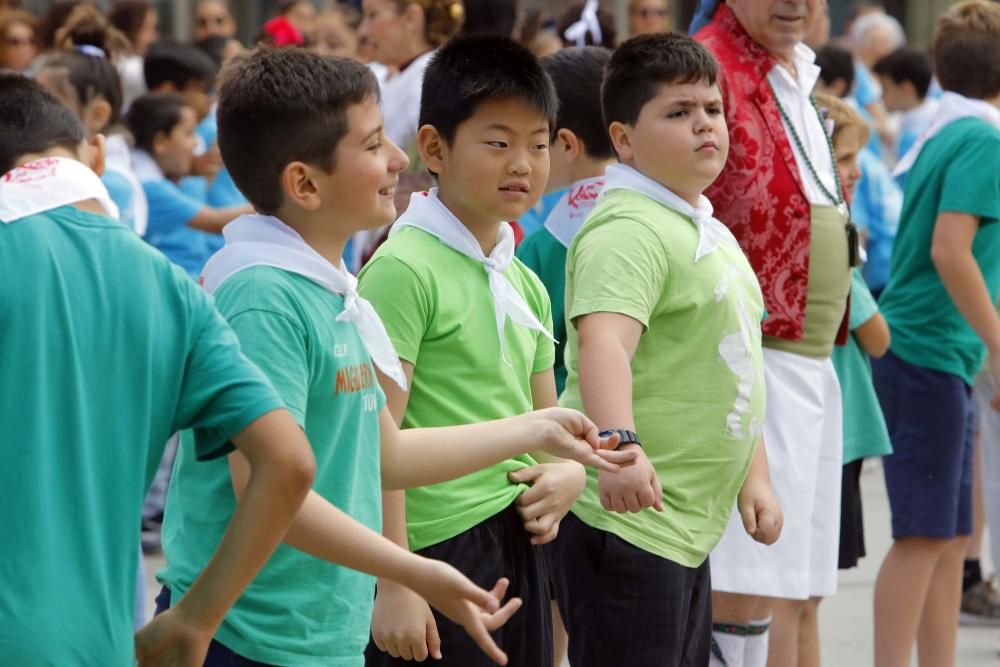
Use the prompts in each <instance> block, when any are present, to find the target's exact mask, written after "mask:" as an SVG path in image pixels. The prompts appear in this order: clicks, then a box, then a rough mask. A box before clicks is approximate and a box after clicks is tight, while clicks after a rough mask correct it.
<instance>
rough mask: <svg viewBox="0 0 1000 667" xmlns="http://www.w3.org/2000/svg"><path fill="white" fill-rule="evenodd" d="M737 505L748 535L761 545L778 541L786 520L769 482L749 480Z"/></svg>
mask: <svg viewBox="0 0 1000 667" xmlns="http://www.w3.org/2000/svg"><path fill="white" fill-rule="evenodd" d="M737 503H738V506H739V509H740V516H741V517H742V518H743V527H744V528H745V529H746V531H747V535H749V536H750V537H752V538H753V539H754V540H755V541H757V542H760V543H761V544H774V543H775V542H777V541H778V537H780V536H781V527H782V525H783V524H784V520H785V518H784V515H783V514H782V512H781V505H780V504H779V503H778V499H777V498H776V497H775V496H774V492H773V491H772V490H771V484H770V483H769V482H766V481H762V480H760V481H756V480H755V481H751V480H747V482H746V483H744V484H743V488H742V489H741V490H740V495H739V497H738V498H737Z"/></svg>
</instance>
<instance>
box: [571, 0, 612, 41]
mask: <svg viewBox="0 0 1000 667" xmlns="http://www.w3.org/2000/svg"><path fill="white" fill-rule="evenodd" d="M599 7H600V3H599V2H598V0H587V4H585V5H584V6H583V9H582V10H581V11H580V20H579V21H577V22H576V23H574V24H573V25H571V26H570V27H568V28H566V30H565V31H563V38H564V39H565V40H566V41H567V42H572V43H573V44H576V45H577V46H586V45H587V35H590V36H591V37H592V38H593V42H592V43H593V44H600V43H601V42H603V41H604V33H603V31H602V30H601V22H600V21H599V20H598V18H597V10H598V8H599Z"/></svg>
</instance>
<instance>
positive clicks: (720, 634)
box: [708, 623, 747, 667]
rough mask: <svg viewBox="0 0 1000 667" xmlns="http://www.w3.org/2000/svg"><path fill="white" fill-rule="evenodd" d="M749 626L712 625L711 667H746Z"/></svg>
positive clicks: (731, 624) (709, 662)
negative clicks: (745, 658)
mask: <svg viewBox="0 0 1000 667" xmlns="http://www.w3.org/2000/svg"><path fill="white" fill-rule="evenodd" d="M746 644H747V626H745V625H736V624H734V623H714V624H712V654H711V657H710V658H709V661H708V664H709V667H744V662H743V656H744V654H745V653H746Z"/></svg>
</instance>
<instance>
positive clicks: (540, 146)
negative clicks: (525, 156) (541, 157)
mask: <svg viewBox="0 0 1000 667" xmlns="http://www.w3.org/2000/svg"><path fill="white" fill-rule="evenodd" d="M534 149H535V150H536V151H547V150H549V145H548V144H535V146H534Z"/></svg>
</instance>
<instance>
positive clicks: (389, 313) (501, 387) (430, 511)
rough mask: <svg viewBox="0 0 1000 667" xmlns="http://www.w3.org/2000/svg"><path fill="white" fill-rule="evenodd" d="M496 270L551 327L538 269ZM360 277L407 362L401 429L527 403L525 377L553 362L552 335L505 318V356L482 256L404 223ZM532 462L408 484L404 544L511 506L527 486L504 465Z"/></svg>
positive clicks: (498, 413) (443, 534)
mask: <svg viewBox="0 0 1000 667" xmlns="http://www.w3.org/2000/svg"><path fill="white" fill-rule="evenodd" d="M503 274H504V276H505V277H506V278H507V279H508V280H509V281H510V283H511V285H513V287H514V289H516V290H517V291H518V293H520V294H521V296H522V297H524V300H525V302H526V303H527V304H528V306H529V307H530V308H531V311H532V312H533V313H534V314H535V316H536V317H537V318H538V320H539V321H540V322H542V323H543V324H545V325H546V327H548V328H550V329H551V326H552V313H551V310H550V306H549V297H548V295H546V293H545V287H544V286H543V285H542V284H541V282H540V281H539V280H538V277H537V276H536V275H535V274H533V273H532V272H531V271H530V270H529V269H528V268H526V267H525V266H524V265H523V264H522V263H521V262H520V260H518V259H515V260H514V261H513V262H511V264H510V266H508V267H507V268H506V269H504V272H503ZM359 281H360V284H359V287H358V289H359V291H360V293H361V295H362V296H363V297H364V298H366V299H368V300H369V301H371V302H372V304H373V305H374V306H375V309H376V310H377V311H378V314H379V315H380V316H381V317H382V321H383V322H384V323H385V328H386V330H388V332H389V337H390V338H391V339H392V342H393V344H394V345H395V346H396V352H397V353H399V357H400V358H401V359H403V360H404V361H408V362H410V363H411V364H413V366H414V371H413V382H412V384H411V386H410V400H409V403H407V406H406V414H405V416H404V418H403V427H404V428H420V427H428V426H453V425H456V424H474V423H478V422H482V421H487V420H490V419H501V418H504V417H511V416H513V415H518V414H521V413H524V412H528V411H530V410H531V408H532V399H531V376H532V375H533V374H534V373H539V372H542V371H545V370H548V369H550V368H552V363H553V361H554V356H555V353H554V348H553V344H552V340H551V339H549V338H548V337H547V336H546V335H545V334H543V333H541V332H538V331H535V330H534V329H528V328H527V327H523V326H520V325H518V324H515V323H514V322H513V321H511V320H509V319H508V320H507V324H506V326H505V327H504V336H505V339H506V340H505V342H506V347H505V352H506V357H507V358H506V361H504V359H503V358H502V357H501V355H500V340H499V337H498V335H497V325H496V316H495V315H494V311H493V295H492V294H491V293H490V289H489V279H488V277H487V275H486V271H485V270H484V269H483V265H482V264H481V263H479V262H477V261H476V260H474V259H470V258H468V257H466V256H465V255H462V254H461V253H459V252H456V251H455V250H452V249H451V248H449V247H448V246H446V245H444V244H443V243H441V242H440V241H438V240H437V239H436V238H435V237H434V236H431V235H430V234H428V233H426V232H424V231H421V230H419V229H416V228H414V227H407V228H404V229H402V230H400V231H399V232H398V233H396V234H394V235H393V236H392V237H391V238H390V239H389V240H388V241H386V242H385V243H384V244H383V245H382V247H381V248H379V249H378V251H377V252H376V253H375V256H374V257H373V258H372V260H371V261H370V262H369V263H368V265H367V266H365V268H364V270H363V271H362V272H361V275H360V276H359ZM469 444H470V446H474V445H475V443H469ZM533 464H534V461H533V460H532V458H531V457H530V456H527V455H523V456H517V457H515V458H513V459H508V460H506V461H503V462H502V463H498V464H496V465H493V466H490V467H489V468H484V469H483V470H479V471H477V472H474V473H472V474H471V475H466V476H465V477H460V478H458V479H456V480H452V481H449V482H444V483H442V484H434V485H432V486H426V487H421V488H418V489H409V490H407V492H406V519H407V527H408V530H409V538H410V548H411V549H412V550H414V551H416V550H419V549H423V548H425V547H429V546H431V545H434V544H437V543H439V542H443V541H444V540H447V539H450V538H452V537H455V536H456V535H458V534H460V533H463V532H465V531H466V530H468V529H469V528H472V527H473V526H476V525H478V524H480V523H482V522H483V521H485V520H486V519H488V518H489V517H491V516H493V515H495V514H497V513H498V512H500V511H502V510H503V509H504V508H506V507H508V506H509V505H510V504H511V503H512V502H514V499H515V498H516V497H517V496H518V494H520V493H521V491H523V490H524V489H525V488H527V487H525V486H524V485H520V484H513V483H511V482H510V481H508V479H507V474H508V473H510V472H512V471H514V470H520V469H521V468H525V467H527V466H530V465H533Z"/></svg>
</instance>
